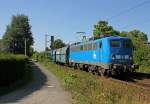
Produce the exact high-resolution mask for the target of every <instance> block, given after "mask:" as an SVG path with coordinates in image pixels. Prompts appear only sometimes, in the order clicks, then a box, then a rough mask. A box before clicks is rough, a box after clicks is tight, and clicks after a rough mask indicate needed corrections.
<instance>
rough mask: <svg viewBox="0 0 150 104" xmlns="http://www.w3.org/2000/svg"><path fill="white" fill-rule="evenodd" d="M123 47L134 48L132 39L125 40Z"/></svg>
mask: <svg viewBox="0 0 150 104" xmlns="http://www.w3.org/2000/svg"><path fill="white" fill-rule="evenodd" d="M123 47H124V48H132V42H131V40H123Z"/></svg>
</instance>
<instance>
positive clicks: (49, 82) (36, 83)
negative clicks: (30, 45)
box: [0, 64, 71, 104]
mask: <svg viewBox="0 0 150 104" xmlns="http://www.w3.org/2000/svg"><path fill="white" fill-rule="evenodd" d="M33 73H34V79H33V81H32V82H31V83H30V84H29V85H27V86H25V87H24V88H22V89H20V90H17V91H14V92H12V93H9V94H7V95H5V96H3V97H0V104H4V103H5V104H6V103H7V104H8V103H9V104H71V96H70V94H69V93H67V92H65V91H63V89H62V88H61V87H60V85H59V82H58V79H57V78H56V77H55V76H54V75H53V74H52V73H51V72H49V71H48V70H46V69H45V68H44V67H42V66H41V65H39V64H35V65H33Z"/></svg>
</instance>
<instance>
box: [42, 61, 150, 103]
mask: <svg viewBox="0 0 150 104" xmlns="http://www.w3.org/2000/svg"><path fill="white" fill-rule="evenodd" d="M41 63H42V64H43V65H44V66H45V67H46V68H47V69H48V70H50V71H52V72H53V73H54V74H55V75H56V76H57V77H58V78H59V79H60V82H61V84H62V86H63V87H64V88H65V89H66V90H68V91H70V92H71V93H72V98H73V99H74V102H73V104H148V99H147V98H146V97H148V96H150V92H148V91H145V90H143V89H140V88H136V87H131V86H129V85H124V84H120V83H115V82H111V81H110V80H109V79H106V78H103V77H98V76H96V75H92V74H91V73H87V72H83V71H80V70H73V69H72V68H68V67H63V66H60V65H56V64H53V63H51V62H47V61H45V62H41ZM142 94H146V95H144V96H143V95H142Z"/></svg>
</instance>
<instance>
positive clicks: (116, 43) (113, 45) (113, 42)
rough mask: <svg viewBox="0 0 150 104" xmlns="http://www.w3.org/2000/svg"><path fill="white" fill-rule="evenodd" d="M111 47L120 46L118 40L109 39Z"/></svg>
mask: <svg viewBox="0 0 150 104" xmlns="http://www.w3.org/2000/svg"><path fill="white" fill-rule="evenodd" d="M110 46H111V47H120V40H110Z"/></svg>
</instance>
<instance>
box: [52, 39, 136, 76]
mask: <svg viewBox="0 0 150 104" xmlns="http://www.w3.org/2000/svg"><path fill="white" fill-rule="evenodd" d="M62 49H63V48H62ZM58 50H59V49H58ZM60 50H61V49H60ZM63 50H64V51H66V52H64V51H63V53H61V51H59V55H57V50H56V52H55V53H56V56H55V55H53V58H56V59H55V60H56V61H57V57H60V58H63V57H64V56H63V55H64V54H66V55H65V57H64V58H65V60H66V61H63V63H64V62H65V63H66V64H68V65H69V66H73V67H75V68H81V69H85V70H87V71H89V72H93V73H98V74H100V75H108V76H110V75H118V74H121V73H126V72H133V71H134V67H133V66H134V65H133V45H132V41H131V40H130V39H129V38H128V37H120V36H109V37H103V38H99V39H96V40H94V39H93V40H89V41H84V42H80V43H76V44H72V45H70V46H67V47H64V49H63ZM61 55H62V57H61ZM53 60H54V59H53ZM60 63H62V61H61V60H60Z"/></svg>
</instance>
